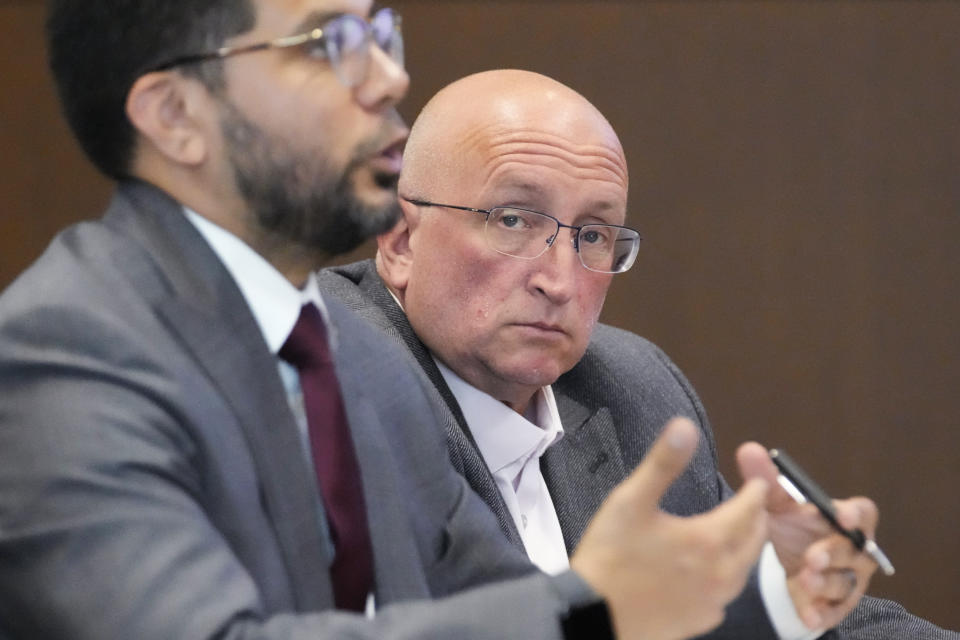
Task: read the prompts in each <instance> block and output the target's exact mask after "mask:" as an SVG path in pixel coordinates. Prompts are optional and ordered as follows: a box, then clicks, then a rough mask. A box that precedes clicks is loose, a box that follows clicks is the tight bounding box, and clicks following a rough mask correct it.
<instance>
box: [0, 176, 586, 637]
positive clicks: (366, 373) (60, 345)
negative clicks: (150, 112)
mask: <svg viewBox="0 0 960 640" xmlns="http://www.w3.org/2000/svg"><path fill="white" fill-rule="evenodd" d="M329 311H330V316H331V319H332V323H333V324H334V325H335V326H336V328H337V330H338V338H339V340H338V344H337V345H336V351H335V353H334V358H335V362H336V368H337V372H338V378H339V381H340V384H341V387H342V391H343V396H344V399H345V405H346V411H347V416H348V420H349V423H350V428H351V431H352V433H353V438H354V443H355V446H356V450H357V456H358V459H359V463H360V467H361V472H362V477H363V491H364V496H365V499H366V505H367V508H368V513H367V516H368V518H369V522H370V529H371V534H372V542H373V549H374V559H375V581H376V597H377V601H378V603H379V604H380V605H381V606H382V607H383V608H382V609H380V611H379V612H378V615H377V617H376V618H375V619H374V620H373V621H368V620H365V619H364V618H362V617H361V616H357V615H350V614H345V613H338V612H331V611H327V610H329V609H330V608H331V607H332V597H331V585H330V579H329V575H328V570H327V568H328V566H329V563H330V561H331V557H332V550H331V549H330V548H329V547H328V546H327V543H326V542H325V539H324V536H323V535H322V533H321V531H322V529H321V525H320V522H319V518H320V517H322V513H321V511H322V510H321V509H320V508H319V499H318V492H317V490H316V487H315V484H314V480H313V478H312V475H311V473H310V471H309V468H308V465H307V464H306V460H305V454H304V452H303V450H302V447H301V444H300V441H299V437H298V433H297V430H296V426H295V422H294V419H293V416H292V415H291V413H290V410H289V408H288V404H287V400H286V396H285V393H284V390H283V387H282V384H281V382H280V379H279V375H278V373H277V366H276V360H275V358H274V357H273V356H272V355H271V354H270V353H269V351H268V349H267V347H266V344H265V343H264V341H263V338H262V336H261V334H260V331H259V329H258V327H257V325H256V322H255V320H254V318H253V316H252V314H251V312H250V310H249V308H248V307H247V305H246V303H245V301H244V300H243V297H242V295H241V294H240V291H239V289H238V288H237V286H236V284H235V283H234V282H233V280H232V279H231V277H230V275H229V274H228V273H227V271H226V270H225V269H224V267H223V266H222V265H221V263H220V262H219V260H218V259H217V257H216V256H215V254H214V253H213V252H212V250H211V249H210V248H209V246H208V245H207V244H206V243H205V242H204V240H203V239H202V238H201V237H200V235H199V234H198V233H197V232H196V230H195V229H194V228H193V226H192V225H191V224H190V223H189V221H188V220H186V218H185V217H184V215H183V213H182V210H181V208H180V206H179V205H178V204H177V203H176V202H174V201H173V200H171V199H170V198H168V197H167V196H166V195H164V194H163V193H161V192H159V191H158V190H156V189H154V188H153V187H151V186H149V185H146V184H143V183H127V184H123V185H121V186H120V188H119V190H118V193H117V195H116V196H115V198H114V201H113V202H112V204H111V205H110V208H109V210H108V212H107V213H106V215H105V217H104V218H103V219H102V220H101V221H97V222H89V223H84V224H81V225H78V226H75V227H73V228H70V229H68V230H67V231H65V232H64V233H62V234H61V235H59V236H58V237H57V238H56V239H55V240H54V242H53V243H52V244H51V246H50V247H49V249H48V250H47V251H46V253H45V254H44V255H43V256H42V257H41V258H40V259H39V260H38V261H37V262H36V263H35V264H34V265H33V266H32V267H31V268H30V269H28V270H27V271H26V272H25V273H24V274H23V275H22V276H21V277H20V278H18V280H17V281H16V282H15V283H14V284H12V285H11V286H10V287H9V288H8V289H7V291H5V292H4V294H3V295H2V297H0V637H10V638H13V637H16V638H30V639H33V638H70V639H85V638H90V639H94V638H95V639H112V638H118V639H119V638H124V639H126V638H137V639H138V640H149V639H153V638H156V639H163V640H168V639H170V638H213V637H218V638H220V637H222V638H248V637H249V638H253V637H256V638H342V637H347V636H349V637H356V638H408V637H418V638H422V637H445V638H500V637H511V636H514V635H515V634H516V632H517V629H522V630H523V635H524V636H525V637H531V638H556V637H558V636H559V625H558V623H557V619H558V615H559V614H560V612H562V611H564V610H566V608H567V607H568V606H569V605H570V603H571V602H576V601H577V599H578V598H582V597H583V596H584V595H585V589H584V585H583V583H582V581H580V580H579V579H578V578H576V577H575V576H573V575H572V574H566V575H564V576H563V577H561V578H560V579H550V578H547V577H546V576H543V575H542V574H539V573H536V572H533V571H532V569H531V566H530V565H529V563H528V562H527V561H526V559H525V558H524V557H523V554H521V553H518V552H517V550H516V549H515V548H513V547H511V546H510V545H508V544H506V543H505V542H504V540H503V538H502V536H501V535H500V533H499V531H498V529H497V524H496V521H495V519H494V518H493V517H492V516H491V514H490V512H489V510H488V509H487V508H486V507H485V506H484V505H483V504H482V502H481V501H480V500H478V499H477V498H476V496H475V495H474V494H473V493H472V492H471V491H469V489H468V487H467V485H466V484H465V483H464V481H463V479H462V478H461V477H460V476H459V475H457V474H456V473H455V472H454V469H453V468H452V467H451V466H450V465H449V464H446V463H445V461H446V459H447V456H445V455H444V454H445V451H446V447H445V444H444V439H443V433H442V432H441V431H440V429H439V428H438V427H437V417H436V416H435V415H434V411H435V405H434V404H433V403H431V402H429V401H428V399H427V398H426V397H425V395H424V392H423V390H422V387H423V386H426V385H423V383H422V375H421V374H420V373H419V372H418V371H416V370H415V369H414V368H412V367H411V366H410V363H409V361H408V357H407V356H406V355H405V354H404V353H402V352H401V351H400V350H399V349H397V348H396V347H395V346H394V345H391V344H390V343H389V341H387V340H385V339H384V338H383V337H382V336H381V335H379V334H377V333H376V332H375V331H373V330H372V329H370V328H367V327H366V325H365V324H364V323H362V322H358V321H357V320H356V319H355V318H354V317H353V315H352V314H351V313H350V312H349V311H347V310H345V309H344V308H342V307H341V306H340V305H339V304H337V303H336V302H333V301H332V302H331V303H330V304H329ZM506 578H511V580H509V581H506V582H502V583H500V582H497V583H494V581H500V580H504V579H506ZM454 593H458V595H454V596H452V597H444V596H449V595H450V594H454ZM427 598H441V599H439V600H433V601H426V600H424V599H427Z"/></svg>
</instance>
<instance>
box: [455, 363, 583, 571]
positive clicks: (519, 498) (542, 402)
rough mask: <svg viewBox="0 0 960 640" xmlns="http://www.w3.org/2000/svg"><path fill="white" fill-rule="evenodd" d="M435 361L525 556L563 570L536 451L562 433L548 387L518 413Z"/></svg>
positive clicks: (565, 563)
mask: <svg viewBox="0 0 960 640" xmlns="http://www.w3.org/2000/svg"><path fill="white" fill-rule="evenodd" d="M437 367H438V368H439V369H440V373H441V374H442V375H443V378H444V380H445V381H446V382H447V386H449V387H450V391H451V392H452V393H453V395H454V397H455V398H456V399H457V403H458V404H459V405H460V409H461V411H463V415H464V418H465V419H466V421H467V425H468V426H469V427H470V433H472V434H473V437H474V439H475V440H476V442H477V447H478V448H479V449H480V454H481V455H482V456H483V459H484V462H486V464H487V468H488V469H490V473H491V474H492V475H493V478H494V481H496V483H497V488H498V489H499V490H500V495H502V496H503V500H504V502H505V503H506V505H507V509H508V510H509V511H510V516H511V517H512V518H513V522H514V524H516V526H517V531H519V532H520V538H521V539H522V540H523V545H524V547H525V548H526V551H527V555H528V556H529V557H530V560H531V561H532V562H533V563H534V564H535V565H537V566H538V567H539V568H540V569H541V570H543V571H544V572H546V573H550V574H558V573H561V572H562V571H565V570H567V569H568V568H570V561H569V560H568V558H567V548H566V545H565V544H564V541H563V532H562V531H561V529H560V520H559V519H558V518H557V511H556V509H555V508H554V506H553V499H552V498H551V497H550V491H549V489H548V488H547V483H546V482H545V481H544V479H543V474H542V473H541V472H540V457H541V456H542V455H543V454H544V453H545V452H546V450H547V448H548V447H549V446H550V445H552V444H553V443H555V442H556V441H557V440H559V439H560V438H561V437H563V426H562V425H561V423H560V413H559V412H558V411H557V403H556V401H555V400H554V397H553V391H552V390H551V388H550V387H549V386H547V387H543V388H542V389H540V390H539V391H537V393H536V395H535V396H534V398H533V401H532V402H531V403H530V409H529V410H528V412H527V413H528V414H529V416H523V415H520V414H519V413H517V412H516V411H514V410H513V409H511V408H510V407H508V406H507V405H505V404H504V403H502V402H500V401H499V400H497V399H496V398H494V397H492V396H490V395H488V394H486V393H484V392H482V391H480V390H479V389H477V388H476V387H474V386H472V385H471V384H469V383H467V382H466V381H464V380H463V379H462V378H460V376H458V375H457V374H455V373H454V372H453V371H451V370H450V369H449V368H448V367H446V366H445V365H444V364H443V363H442V362H440V361H439V360H438V361H437Z"/></svg>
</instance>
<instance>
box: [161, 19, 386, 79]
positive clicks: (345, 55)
mask: <svg viewBox="0 0 960 640" xmlns="http://www.w3.org/2000/svg"><path fill="white" fill-rule="evenodd" d="M371 43H376V45H377V46H378V47H380V49H382V50H383V51H384V53H386V54H387V55H388V56H389V57H390V59H391V60H393V62H394V63H395V64H397V65H398V66H400V67H403V32H402V31H401V20H400V14H399V13H397V12H396V11H394V10H393V9H390V8H384V9H380V10H379V11H377V12H376V13H374V14H373V16H372V17H371V18H370V20H366V19H365V18H362V17H360V16H358V15H355V14H352V13H345V14H343V15H339V16H337V17H335V18H333V19H331V20H329V21H327V22H326V23H325V24H324V25H323V26H321V27H319V28H316V29H311V30H310V31H308V32H306V33H299V34H296V35H292V36H283V37H281V38H276V39H274V40H270V41H268V42H258V43H255V44H245V45H238V46H235V47H220V48H219V49H216V50H215V51H208V52H205V53H195V54H190V55H184V56H179V57H176V58H174V59H172V60H168V61H167V62H164V63H162V64H158V65H156V66H154V67H151V68H150V69H149V71H148V72H153V71H167V70H169V69H173V68H174V67H179V66H182V65H186V64H196V63H198V62H204V61H207V60H217V59H222V58H226V57H228V56H234V55H237V54H241V53H251V52H253V51H264V50H267V49H286V48H288V47H303V48H304V50H305V52H306V54H307V55H308V56H310V57H311V58H317V59H323V60H329V61H330V64H331V66H332V67H333V69H334V71H335V72H336V74H337V77H338V78H339V79H340V82H342V83H343V84H344V85H345V86H347V87H355V86H357V85H359V84H360V83H362V82H363V81H364V80H365V79H366V77H367V72H368V69H369V67H370V44H371Z"/></svg>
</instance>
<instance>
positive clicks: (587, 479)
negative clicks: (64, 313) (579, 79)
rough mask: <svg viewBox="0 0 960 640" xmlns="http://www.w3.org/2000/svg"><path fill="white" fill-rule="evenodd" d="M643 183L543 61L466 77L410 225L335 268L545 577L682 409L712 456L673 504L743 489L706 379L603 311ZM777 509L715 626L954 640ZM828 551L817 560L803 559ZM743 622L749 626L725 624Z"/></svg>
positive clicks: (782, 498) (600, 120)
mask: <svg viewBox="0 0 960 640" xmlns="http://www.w3.org/2000/svg"><path fill="white" fill-rule="evenodd" d="M627 182H628V179H627V166H626V160H625V158H624V155H623V150H622V148H621V146H620V142H619V140H618V139H617V136H616V134H615V133H614V131H613V129H612V128H611V126H610V124H609V123H608V122H607V121H606V119H605V118H604V117H603V116H602V114H600V113H599V112H598V111H597V110H596V108H595V107H593V105H591V104H590V103H589V102H588V101H587V100H586V99H584V98H583V96H581V95H579V94H578V93H576V92H574V91H572V90H571V89H569V88H568V87H566V86H564V85H562V84H560V83H558V82H556V81H554V80H551V79H550V78H547V77H544V76H542V75H539V74H535V73H530V72H524V71H517V70H499V71H489V72H484V73H479V74H475V75H472V76H468V77H466V78H463V79H461V80H458V81H457V82H454V83H453V84H451V85H449V86H448V87H446V88H444V89H443V90H441V91H440V92H439V93H438V94H437V95H436V96H434V98H433V99H431V100H430V102H429V103H428V104H427V106H426V107H424V109H423V111H422V112H421V114H420V115H419V116H418V118H417V121H416V122H415V123H414V125H413V128H412V131H411V135H410V139H409V141H408V144H407V147H406V151H405V153H404V166H403V171H402V175H401V179H400V185H399V187H400V188H399V191H400V196H401V205H402V208H403V217H402V219H401V220H400V221H399V222H398V224H397V226H396V227H395V228H393V229H392V230H391V231H389V232H388V233H386V234H383V235H382V236H381V237H380V238H379V239H378V246H379V251H378V253H377V258H376V262H375V263H374V262H372V261H364V262H360V263H356V264H353V265H346V266H344V267H336V268H333V269H330V270H325V271H324V272H323V273H322V274H321V278H320V283H321V287H322V288H323V289H324V291H327V292H330V293H332V294H334V295H336V296H338V297H340V298H341V299H342V300H343V301H344V302H346V303H347V304H348V305H349V306H350V307H352V308H354V309H355V310H357V311H358V312H359V313H360V314H361V315H362V316H364V318H366V319H367V320H368V321H369V322H371V323H372V324H373V325H375V326H378V327H379V328H380V329H382V330H383V331H384V332H385V333H386V334H387V335H389V336H391V337H392V338H393V339H394V340H395V341H396V342H399V343H400V344H402V345H403V346H405V347H406V348H407V349H408V350H409V351H410V352H411V353H412V354H413V356H414V357H415V358H416V360H417V361H418V363H419V364H420V366H421V367H422V368H423V370H424V371H425V372H426V374H427V376H428V377H429V378H430V379H431V381H432V382H433V384H434V386H435V389H436V391H437V395H436V402H438V403H439V404H440V405H441V408H442V410H443V412H444V414H445V416H446V429H447V441H448V449H449V452H450V456H451V458H452V459H453V460H454V462H455V464H456V466H457V467H458V470H459V471H460V472H461V473H462V474H463V475H464V476H465V477H466V478H467V480H468V481H469V482H470V484H471V486H472V487H473V488H474V490H475V491H476V492H477V493H478V494H479V495H481V496H482V497H483V498H484V500H485V501H486V502H487V504H488V505H489V506H490V507H491V509H493V510H494V512H495V513H496V514H497V515H498V517H499V521H500V525H501V529H502V531H503V534H504V536H505V537H506V538H507V539H509V540H510V541H511V542H513V543H514V545H515V546H516V547H517V548H518V549H522V550H524V551H525V552H526V553H527V554H529V556H530V558H531V559H532V560H533V561H534V562H535V563H536V564H537V565H538V566H540V567H541V568H542V569H544V570H545V571H549V572H559V571H563V570H565V569H566V568H567V567H568V566H571V565H572V566H574V567H576V566H577V565H576V553H575V551H576V550H578V549H579V545H581V544H583V542H584V541H585V540H587V539H588V536H589V530H587V531H586V532H585V531H584V529H585V527H586V525H587V523H588V521H589V520H590V518H591V517H592V516H593V514H594V512H595V511H596V510H597V509H598V508H599V507H600V505H601V503H602V502H603V500H604V498H605V497H606V496H607V495H608V493H609V492H610V491H611V490H612V489H613V488H614V487H615V486H616V485H617V484H618V483H620V482H621V481H622V480H623V479H624V478H625V477H626V476H627V474H629V473H630V471H631V470H632V469H633V468H634V467H635V466H636V465H638V464H640V463H641V460H643V459H644V458H645V456H649V453H648V452H649V451H650V445H651V443H652V442H654V440H655V438H656V437H657V435H658V434H659V433H660V431H661V430H662V429H663V427H664V425H665V424H667V422H668V421H669V420H670V418H671V417H673V416H676V415H683V416H687V417H688V418H690V419H691V420H693V421H694V422H696V424H697V425H698V426H699V428H700V429H701V431H702V438H701V447H700V449H699V450H698V452H697V453H696V455H695V456H694V458H693V460H692V462H691V463H690V465H689V466H688V468H687V469H686V470H685V472H684V473H683V474H682V476H681V477H680V478H679V479H678V480H677V481H676V482H675V483H674V484H673V486H672V487H671V488H670V490H669V491H668V492H667V493H666V495H665V496H664V499H663V501H662V503H661V504H662V507H663V508H664V509H665V510H666V511H669V512H671V513H675V514H682V515H690V514H695V513H699V512H702V511H705V510H709V509H712V508H715V507H716V505H717V504H718V503H721V501H723V500H724V499H725V498H726V497H727V496H728V495H729V494H730V490H729V487H728V486H727V484H726V482H725V480H724V479H723V478H722V477H721V476H720V473H719V470H718V467H717V452H716V448H715V446H714V442H713V435H712V433H711V429H710V425H709V422H708V421H707V418H706V412H705V411H704V408H703V406H702V404H701V403H700V400H699V399H698V397H697V394H696V392H695V391H694V389H693V388H692V386H691V385H690V383H689V382H688V381H687V380H686V379H685V377H684V376H683V374H682V373H681V372H680V371H679V369H678V368H677V367H676V366H675V365H674V363H673V362H671V361H670V359H669V358H668V357H667V356H666V355H665V354H664V353H663V352H662V351H661V350H660V349H658V348H656V347H655V346H654V345H652V344H651V343H649V342H648V341H646V340H644V339H643V338H640V337H639V336H636V335H633V334H630V333H628V332H625V331H622V330H619V329H615V328H613V327H610V326H605V325H602V324H598V322H597V319H598V317H599V315H600V310H601V308H602V306H603V302H604V299H605V295H606V292H607V289H608V287H609V285H610V282H611V280H612V278H613V277H615V274H616V273H622V272H624V271H626V270H627V269H629V268H630V266H631V265H632V263H633V260H634V258H635V256H636V254H637V250H638V246H639V235H638V234H637V232H636V231H634V230H633V229H630V228H629V227H625V226H623V225H624V224H625V216H626V211H627ZM738 461H739V462H740V465H741V470H742V472H743V473H744V475H745V476H747V477H749V476H752V475H763V476H765V477H767V478H768V479H769V480H770V481H771V482H774V481H775V477H776V471H775V469H774V468H773V465H772V464H771V463H770V461H769V460H768V459H767V458H766V455H765V453H764V450H763V449H762V448H761V447H759V446H758V445H757V444H756V443H750V444H748V445H744V446H743V447H741V448H740V450H739V451H738ZM835 504H836V506H837V509H838V511H839V513H840V514H841V518H843V519H845V522H846V523H847V526H849V527H855V526H861V527H864V529H865V530H867V531H872V529H873V527H874V525H875V523H876V517H877V514H876V507H875V506H874V505H873V504H872V502H871V501H869V500H867V499H866V498H854V499H849V500H843V501H837V502H836V503H835ZM768 509H769V515H770V534H771V543H772V544H771V545H770V546H769V547H768V549H767V551H766V552H765V553H764V555H763V559H762V561H761V563H760V564H759V571H758V573H759V576H758V582H759V584H756V583H753V582H751V584H750V585H749V587H748V589H747V590H745V592H744V594H743V595H742V596H741V598H740V599H739V600H738V601H737V602H736V603H735V604H734V605H733V606H732V607H731V608H730V609H729V610H728V620H727V623H726V625H725V627H722V628H721V629H720V630H718V631H717V632H715V635H711V636H710V637H736V638H739V639H741V640H747V639H750V638H757V639H765V638H777V637H779V638H811V637H816V636H819V635H820V632H822V631H823V630H825V629H829V628H830V627H833V626H835V625H838V624H839V627H838V629H837V630H832V631H829V632H828V633H827V636H826V637H834V638H836V637H851V638H861V639H868V638H869V639H872V640H882V639H887V638H889V639H893V638H912V639H920V638H924V639H929V640H933V639H939V640H943V639H946V638H951V639H956V638H957V637H958V635H957V634H953V633H950V632H947V631H944V630H942V629H939V628H937V627H935V626H934V625H932V624H930V623H928V622H926V621H924V620H921V619H919V618H917V617H915V616H912V615H910V614H909V613H907V612H906V611H905V610H904V609H903V607H901V606H899V605H897V604H895V603H891V602H888V601H883V600H878V599H873V598H864V599H863V600H860V596H861V595H862V594H863V593H864V591H865V590H866V588H867V584H868V582H869V579H870V577H871V575H872V574H873V572H874V570H875V568H876V565H875V564H874V563H873V561H872V560H871V559H870V558H869V557H868V556H867V555H866V554H865V553H857V552H856V550H855V549H854V548H853V546H852V545H850V544H849V542H848V541H847V540H846V539H845V538H843V537H842V536H838V535H836V534H834V533H833V531H832V530H831V529H830V527H829V526H828V525H827V523H826V521H825V520H823V519H822V518H821V517H820V516H819V514H818V513H817V512H816V510H815V509H814V508H813V507H812V506H811V505H806V506H804V507H801V506H799V505H797V504H796V503H795V502H794V501H793V500H792V499H791V498H790V497H789V496H787V494H786V493H785V492H784V491H783V490H781V489H779V487H775V488H774V489H773V490H771V494H770V502H769V505H768ZM831 545H833V546H831ZM827 549H831V550H830V551H829V552H828V551H827ZM570 553H574V556H573V557H572V558H571V559H570V560H568V554H570ZM818 554H825V556H826V557H824V556H821V562H820V564H817V563H816V562H812V563H811V562H805V560H808V561H809V560H811V559H814V558H816V557H817V555H818ZM827 558H829V560H828V559H827ZM811 565H815V566H814V567H812V566H811ZM664 588H668V587H667V586H666V585H664ZM761 600H762V603H761ZM858 600H860V602H861V604H860V605H859V606H857V607H856V608H854V606H855V605H857V603H858ZM794 610H796V612H797V613H799V616H800V619H798V617H797V613H794ZM851 610H852V611H853V614H852V615H848V614H849V613H850V612H851ZM767 613H769V614H770V616H769V618H770V619H768V616H767ZM735 616H739V617H742V618H744V619H746V620H750V621H752V624H746V625H742V626H741V627H740V629H739V631H738V632H737V633H735V634H729V628H730V625H731V624H732V623H733V622H734V617H735ZM817 630H819V631H817Z"/></svg>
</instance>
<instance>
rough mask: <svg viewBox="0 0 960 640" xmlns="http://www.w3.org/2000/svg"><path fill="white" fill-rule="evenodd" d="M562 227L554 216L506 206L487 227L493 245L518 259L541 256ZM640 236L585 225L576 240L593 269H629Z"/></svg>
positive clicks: (490, 218) (492, 216) (493, 214)
mask: <svg viewBox="0 0 960 640" xmlns="http://www.w3.org/2000/svg"><path fill="white" fill-rule="evenodd" d="M559 230H560V228H559V226H558V223H557V221H556V220H555V219H554V218H551V217H550V216H547V215H543V214H540V213H536V212H533V211H524V210H522V209H510V208H504V207H498V208H496V209H492V210H491V211H490V215H489V216H488V218H487V223H486V226H485V234H486V237H487V242H488V243H489V245H490V247H491V248H492V249H493V250H494V251H497V252H499V253H503V254H506V255H508V256H513V257H516V258H536V257H538V256H539V255H541V254H542V253H543V252H544V251H546V250H547V249H548V248H549V247H550V246H551V245H552V244H553V241H554V238H555V237H556V235H557V233H558V232H559ZM639 239H640V238H639V236H638V235H637V233H636V232H635V231H633V230H632V229H626V228H623V227H616V226H613V225H605V224H588V225H584V226H583V227H581V228H580V230H579V232H578V234H577V239H576V243H577V249H578V254H579V256H580V262H581V263H582V264H583V266H585V267H586V268H588V269H591V270H593V271H601V272H606V273H618V272H621V271H626V270H627V269H629V268H630V266H631V265H632V264H633V260H634V258H635V257H636V253H637V249H638V245H639Z"/></svg>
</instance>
